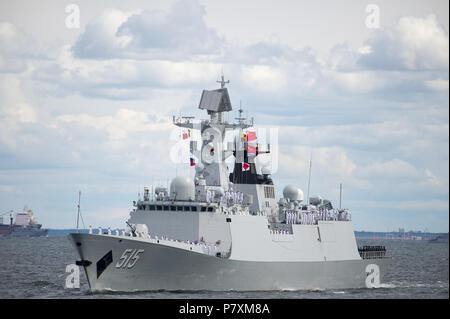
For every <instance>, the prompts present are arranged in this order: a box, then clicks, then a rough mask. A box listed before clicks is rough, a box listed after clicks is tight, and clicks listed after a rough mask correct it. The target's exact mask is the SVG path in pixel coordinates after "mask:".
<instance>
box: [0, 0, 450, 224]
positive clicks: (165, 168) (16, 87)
mask: <svg viewBox="0 0 450 319" xmlns="http://www.w3.org/2000/svg"><path fill="white" fill-rule="evenodd" d="M70 3H75V4H76V5H77V6H78V8H79V17H80V27H79V28H68V27H67V26H66V23H65V21H66V19H67V17H68V15H69V14H70V13H67V12H66V11H65V8H66V6H67V5H68V4H70ZM368 4H376V5H377V6H378V8H379V22H380V23H379V28H368V27H367V25H366V19H367V17H368V15H369V14H370V13H371V12H366V7H367V5H368ZM448 21H449V18H448V1H400V0H399V1H371V2H365V1H356V0H347V1H339V2H336V1H320V2H318V1H314V2H313V1H245V2H241V1H227V2H218V1H200V0H199V1H197V0H181V1H133V0H130V1H126V2H124V1H95V2H92V1H77V2H68V1H67V2H66V1H33V2H28V1H14V2H13V1H2V2H1V3H0V210H1V211H0V214H1V213H4V212H7V211H9V210H11V209H12V210H14V211H16V212H17V211H20V210H22V208H23V206H24V205H28V206H29V207H30V208H32V209H33V210H34V211H35V213H36V216H37V218H38V220H39V221H40V222H42V223H43V224H44V225H45V226H46V227H52V228H69V227H73V226H74V225H75V223H76V201H77V199H78V190H81V191H82V211H83V217H84V220H85V222H86V224H88V225H89V224H91V225H93V226H95V227H97V226H103V227H107V226H112V227H122V226H123V225H124V221H125V220H126V218H127V216H128V213H129V210H130V209H131V203H132V201H133V200H135V199H136V198H137V193H138V192H139V190H140V189H141V190H142V188H143V187H144V186H148V185H151V184H152V181H153V183H154V184H156V183H159V184H163V185H165V184H166V183H167V181H168V180H170V179H172V178H173V177H174V176H175V174H190V175H192V174H193V172H192V171H189V168H188V167H185V166H183V165H181V164H178V165H176V164H174V163H172V162H171V161H170V159H169V156H168V153H169V152H170V148H171V147H172V146H173V144H174V142H173V141H171V139H170V135H171V134H172V132H173V129H174V128H173V125H172V124H171V119H172V115H179V114H180V113H182V114H193V115H196V116H201V115H202V114H201V113H200V112H199V111H198V110H197V105H198V101H199V98H200V94H201V91H202V90H203V89H213V88H216V87H217V83H215V81H216V80H217V79H218V78H219V75H220V73H221V70H222V69H223V71H224V73H225V77H226V78H228V79H230V80H231V83H230V84H229V86H228V87H229V91H230V96H231V101H232V103H233V105H234V109H235V110H236V109H237V107H238V105H239V101H242V105H243V106H244V109H245V111H246V112H248V114H249V116H253V117H254V118H255V121H256V123H257V124H258V125H259V126H261V127H266V128H271V127H276V128H278V132H279V133H278V134H279V154H278V156H279V165H278V170H277V171H276V172H275V173H274V174H273V179H274V181H275V184H276V189H277V193H278V195H281V194H282V188H283V187H284V185H286V184H293V185H296V186H298V187H300V188H302V189H303V190H304V192H305V194H306V188H307V182H308V181H307V178H308V166H309V159H310V156H311V153H312V158H313V168H312V181H311V194H314V195H316V194H317V195H321V196H322V197H324V198H328V199H330V200H332V201H333V202H334V203H335V204H337V203H338V198H339V183H341V182H342V183H343V185H344V192H343V205H344V206H346V207H349V208H350V209H351V210H352V211H353V223H354V227H355V229H357V230H367V231H371V230H372V231H386V230H394V229H398V228H399V227H404V228H406V229H414V230H428V231H435V232H444V231H448V225H449V219H448V216H449V186H448V185H449V171H448V166H449V126H448V123H449V111H448V103H449V38H448V26H449V22H448ZM235 115H237V114H236V113H234V114H230V115H229V117H230V118H234V117H235ZM141 192H142V191H141Z"/></svg>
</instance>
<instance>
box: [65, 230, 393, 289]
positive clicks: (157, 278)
mask: <svg viewBox="0 0 450 319" xmlns="http://www.w3.org/2000/svg"><path fill="white" fill-rule="evenodd" d="M69 239H70V240H71V241H72V243H73V245H74V247H75V248H76V250H77V251H78V254H79V256H80V258H81V261H82V262H83V267H84V270H85V273H86V276H87V279H88V282H89V286H90V288H91V291H93V292H100V291H125V292H133V291H151V290H190V291H192V290H210V291H229V290H234V291H258V290H263V291H270V290H315V289H347V288H365V287H367V283H366V281H367V278H368V272H367V267H368V265H376V266H377V267H378V269H379V273H380V276H381V277H380V278H381V280H382V278H383V275H384V272H385V269H386V267H387V266H388V263H389V262H390V259H389V258H384V259H354V260H339V261H311V262H307V261H301V262H294V261H288V262H280V261H276V262H272V261H268V262H263V261H258V262H255V261H243V260H233V259H229V258H221V257H216V256H212V255H207V254H202V253H198V252H194V251H190V250H189V249H181V248H177V247H171V246H168V245H164V244H160V243H152V242H149V241H148V240H145V239H141V238H133V237H124V236H113V235H108V236H107V235H93V234H79V233H73V234H70V235H69ZM126 250H129V251H133V252H134V251H139V252H141V253H140V254H139V256H138V259H136V257H134V258H133V257H132V256H131V255H130V256H129V258H128V256H127V258H128V260H127V261H125V260H124V259H123V258H121V257H122V256H124V252H125V251H126ZM105 257H106V258H105ZM125 259H126V258H125ZM130 259H136V260H133V261H132V262H128V261H129V260H130ZM123 262H125V265H123V266H122V265H121V264H123ZM126 262H128V266H127V265H126ZM131 265H132V267H130V266H131Z"/></svg>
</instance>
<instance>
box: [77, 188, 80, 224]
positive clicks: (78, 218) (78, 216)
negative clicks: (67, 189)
mask: <svg viewBox="0 0 450 319" xmlns="http://www.w3.org/2000/svg"><path fill="white" fill-rule="evenodd" d="M80 202H81V191H78V214H77V232H80V231H79V230H78V225H79V221H80Z"/></svg>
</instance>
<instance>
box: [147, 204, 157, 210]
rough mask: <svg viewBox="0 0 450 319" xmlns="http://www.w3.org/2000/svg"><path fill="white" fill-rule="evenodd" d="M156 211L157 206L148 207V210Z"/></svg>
mask: <svg viewBox="0 0 450 319" xmlns="http://www.w3.org/2000/svg"><path fill="white" fill-rule="evenodd" d="M155 209H156V206H155V205H149V206H148V210H155Z"/></svg>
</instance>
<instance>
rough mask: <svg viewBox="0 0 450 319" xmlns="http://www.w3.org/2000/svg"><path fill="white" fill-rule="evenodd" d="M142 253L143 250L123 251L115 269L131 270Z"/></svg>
mask: <svg viewBox="0 0 450 319" xmlns="http://www.w3.org/2000/svg"><path fill="white" fill-rule="evenodd" d="M143 252H144V250H143V249H125V251H124V252H123V254H122V256H121V257H120V259H119V261H118V262H117V264H116V268H123V269H124V268H128V269H131V268H133V267H134V265H136V263H137V261H138V260H139V257H140V256H139V255H140V254H142V253H143Z"/></svg>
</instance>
